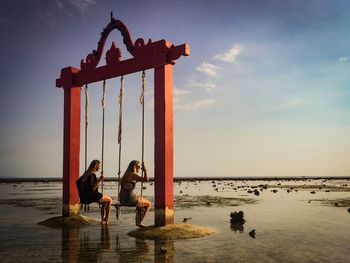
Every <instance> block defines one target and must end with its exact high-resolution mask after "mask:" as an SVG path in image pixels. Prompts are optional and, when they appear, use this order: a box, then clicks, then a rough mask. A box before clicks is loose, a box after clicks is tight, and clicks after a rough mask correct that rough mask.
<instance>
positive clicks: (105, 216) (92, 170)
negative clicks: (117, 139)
mask: <svg viewBox="0 0 350 263" xmlns="http://www.w3.org/2000/svg"><path fill="white" fill-rule="evenodd" d="M100 169H101V162H100V161H99V160H93V161H92V162H91V163H90V166H89V168H88V169H87V170H86V171H85V172H84V174H83V175H82V176H81V179H82V183H83V184H85V185H87V187H86V188H85V189H84V190H83V191H84V193H82V194H83V195H84V197H85V199H87V200H88V201H89V203H93V202H97V203H98V204H100V205H102V208H101V224H102V225H107V224H108V220H109V214H110V212H111V205H112V198H111V197H110V196H109V195H102V194H101V193H100V192H99V191H98V185H99V184H100V183H101V182H102V181H103V179H104V176H103V173H102V172H101V176H100V178H99V179H97V177H96V172H98V171H99V170H100ZM85 182H86V183H85Z"/></svg>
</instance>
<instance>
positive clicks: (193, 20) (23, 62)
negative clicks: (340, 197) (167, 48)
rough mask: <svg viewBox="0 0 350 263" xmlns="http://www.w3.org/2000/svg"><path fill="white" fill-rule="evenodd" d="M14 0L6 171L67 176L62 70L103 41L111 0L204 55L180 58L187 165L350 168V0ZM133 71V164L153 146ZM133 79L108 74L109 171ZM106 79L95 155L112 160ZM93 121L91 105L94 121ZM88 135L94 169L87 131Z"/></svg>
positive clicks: (1, 35)
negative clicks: (120, 99) (122, 97)
mask: <svg viewBox="0 0 350 263" xmlns="http://www.w3.org/2000/svg"><path fill="white" fill-rule="evenodd" d="M1 6H2V7H1V10H0V40H1V41H0V47H1V51H2V52H1V59H0V70H1V78H0V95H1V99H2V103H1V104H0V107H1V108H0V121H1V128H0V165H1V167H2V170H3V172H2V175H1V177H61V176H62V163H63V90H62V89H59V88H56V87H55V80H56V78H58V77H59V75H60V71H61V69H62V68H64V67H67V66H74V67H79V66H80V60H81V59H84V58H85V57H86V56H87V55H88V54H89V53H90V52H91V51H92V50H93V49H96V48H97V42H98V40H99V38H100V33H101V32H102V30H103V28H104V27H105V26H106V25H107V24H108V23H109V21H110V12H111V11H113V14H114V17H115V18H116V19H119V20H121V21H122V22H123V23H124V24H125V25H126V26H127V27H128V29H129V31H130V34H131V36H132V39H133V40H134V41H135V40H136V39H138V38H144V39H145V40H148V39H152V41H157V40H161V39H166V40H167V41H169V42H171V43H173V44H174V45H181V44H183V43H188V44H189V45H190V48H191V55H190V56H188V57H181V58H180V59H178V60H177V62H176V64H175V65H174V79H173V92H174V176H175V177H193V176H196V177H201V176H205V177H208V176H213V177H214V176H349V175H350V161H349V156H350V140H349V137H348V135H349V134H350V35H349V28H350V2H349V1H341V0H306V1H305V0H303V1H301V0H300V1H299V0H293V1H292V0H289V1H288V0H251V1H246V0H216V1H209V0H201V1H199V0H193V1H185V0H178V1H169V0H163V1H160V0H157V1H156V0H149V1H145V0H143V1H140V0H134V1H112V0H101V1H97V0H52V1H46V0H31V1H29V0H28V1H25V0H22V1H20V0H13V1H1ZM112 41H115V43H116V44H117V45H118V47H120V48H121V49H122V56H123V57H122V58H123V59H126V58H130V54H127V51H126V49H125V47H124V46H123V44H122V38H121V36H120V33H119V32H118V31H117V30H115V31H113V32H112V33H111V34H110V35H109V38H108V40H107V44H106V46H105V50H106V49H108V48H109V47H110V45H111V43H112ZM104 63H105V62H104V60H103V59H101V61H100V64H99V66H101V65H104ZM146 75H147V88H146V98H145V99H146V112H145V115H146V123H145V126H146V127H145V132H146V134H145V138H146V142H145V161H146V164H147V166H148V168H149V169H148V170H149V171H150V176H153V175H152V171H153V168H154V164H153V162H154V158H153V154H154V151H153V147H154V131H153V129H154V128H153V125H154V116H153V110H154V108H153V101H154V100H153V95H154V92H153V70H148V71H147V72H146ZM124 80H125V84H124V85H125V87H124V88H125V104H124V123H123V125H124V127H123V152H122V167H121V170H122V171H123V170H125V168H126V166H127V164H128V162H129V161H130V160H132V159H140V158H141V139H140V138H141V107H140V105H139V96H140V91H141V73H135V74H131V75H129V76H125V79H124ZM119 82H120V79H119V78H116V79H112V80H107V95H106V96H107V101H106V103H107V106H106V128H105V130H106V134H105V136H106V139H105V140H106V146H105V160H104V166H105V174H106V176H107V177H108V176H110V177H116V176H117V171H118V167H117V166H118V165H117V163H118V162H117V160H118V144H117V129H118V126H117V120H118V99H117V98H118V92H119ZM101 87H102V83H94V84H91V85H90V86H89V116H90V122H89V136H88V159H89V160H92V159H96V158H97V159H101V127H102V108H101V96H102V89H101ZM82 95H84V93H82ZM84 101H85V98H84V96H82V107H84ZM83 121H84V116H83V114H82V127H84V126H83V125H84V122H83ZM81 135H82V136H81V140H82V145H81V165H80V166H81V169H80V170H81V172H83V169H84V163H83V160H84V144H83V142H84V133H83V129H82V134H81Z"/></svg>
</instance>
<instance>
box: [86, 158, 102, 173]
mask: <svg viewBox="0 0 350 263" xmlns="http://www.w3.org/2000/svg"><path fill="white" fill-rule="evenodd" d="M99 163H101V162H100V161H99V160H97V159H95V160H93V161H92V162H91V163H90V165H89V168H88V171H91V170H92V169H95V168H96V165H97V164H99Z"/></svg>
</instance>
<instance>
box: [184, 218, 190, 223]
mask: <svg viewBox="0 0 350 263" xmlns="http://www.w3.org/2000/svg"><path fill="white" fill-rule="evenodd" d="M191 219H192V217H184V219H183V220H182V222H184V223H186V222H187V221H189V220H191Z"/></svg>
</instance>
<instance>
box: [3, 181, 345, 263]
mask: <svg viewBox="0 0 350 263" xmlns="http://www.w3.org/2000/svg"><path fill="white" fill-rule="evenodd" d="M144 186H145V187H146V189H145V190H144V191H143V194H144V196H145V197H146V198H149V199H150V200H151V201H152V202H153V195H154V194H153V193H154V185H153V183H152V182H150V183H146V184H144ZM254 190H257V191H258V192H259V195H257V191H255V194H254ZM104 191H105V193H106V194H109V195H111V196H112V197H113V198H114V199H116V198H117V183H116V182H113V181H107V182H105V184H104ZM137 191H138V192H140V187H139V188H138V190H137ZM174 204H175V223H181V222H182V221H183V220H184V218H186V219H188V220H187V222H186V223H188V224H193V225H198V226H205V227H210V228H213V229H215V231H216V233H215V234H214V235H212V236H209V237H206V238H199V239H189V240H175V241H153V240H139V239H135V238H133V237H129V236H128V235H127V233H128V232H129V231H131V230H134V229H136V226H135V225H134V223H135V219H134V218H135V209H134V208H125V207H123V208H122V210H121V215H120V218H119V220H118V221H117V219H116V218H115V210H114V208H112V216H111V221H110V224H109V225H108V226H107V227H105V226H101V225H100V215H99V208H98V205H97V204H92V205H90V211H88V212H84V211H82V213H81V214H82V215H84V216H88V217H90V218H93V219H95V220H96V223H94V224H92V225H88V226H84V227H80V228H58V229H57V228H50V227H46V226H42V225H38V222H40V221H43V220H45V219H48V218H50V217H54V216H60V215H61V207H62V183H61V182H60V181H26V182H22V181H1V183H0V262H3V263H4V262H298V263H303V262H332V263H335V262H339V263H340V262H341V263H346V262H350V212H349V211H348V209H349V207H350V179H349V178H338V179H298V180H295V179H294V180H293V179H289V180H286V179H270V180H265V179H261V180H258V179H257V178H255V180H229V179H222V180H218V179H207V180H194V179H193V180H181V181H176V182H175V183H174ZM235 211H236V212H238V211H243V212H244V218H245V220H246V222H245V223H244V224H243V225H242V226H237V225H231V224H230V214H231V212H235ZM144 223H145V224H146V225H153V223H154V211H153V209H151V211H150V213H149V214H148V215H147V217H146V219H145V220H144ZM252 230H255V237H252V236H251V235H249V233H250V232H251V231H252Z"/></svg>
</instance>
